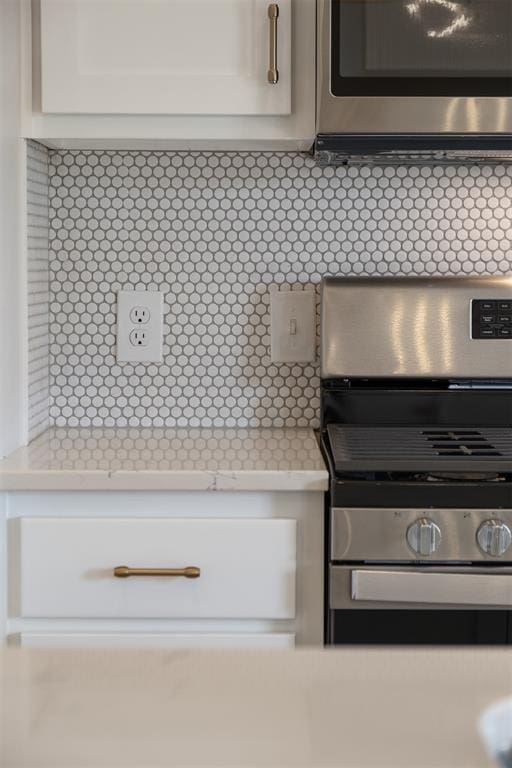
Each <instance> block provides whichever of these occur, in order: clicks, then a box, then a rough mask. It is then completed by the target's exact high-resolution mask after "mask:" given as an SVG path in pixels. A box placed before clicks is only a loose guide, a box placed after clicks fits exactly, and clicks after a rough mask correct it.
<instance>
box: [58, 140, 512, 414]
mask: <svg viewBox="0 0 512 768" xmlns="http://www.w3.org/2000/svg"><path fill="white" fill-rule="evenodd" d="M49 219H50V227H49V253H50V278H49V293H50V303H49V313H50V315H49V327H50V369H49V370H50V419H51V422H52V423H53V424H56V425H58V426H63V425H74V426H79V425H80V426H100V425H103V426H160V427H162V426H166V427H175V426H190V427H197V426H204V427H217V426H227V427H244V426H265V427H267V426H278V427H282V426H291V427H296V426H309V425H313V426H316V425H317V424H318V408H319V399H318V387H319V378H318V367H317V365H316V364H306V365H304V364H279V365H277V364H273V363H272V362H271V360H270V315H269V304H270V292H271V291H275V290H304V289H305V288H311V287H313V286H314V287H318V284H319V282H320V280H321V278H322V277H323V276H324V275H337V274H341V275H375V276H378V275H430V274H437V275H464V274H471V273H473V274H484V273H488V274H506V273H510V272H512V167H501V166H498V167H471V166H469V167H468V166H460V167H424V168H422V167H408V168H405V167H361V168H345V167H341V168H318V167H316V166H315V164H314V162H313V161H312V160H311V158H309V157H307V156H306V155H303V154H300V153H256V152H252V153H250V152H244V153H242V152H237V153H235V152H233V153H227V152H226V153H218V152H216V153H209V152H190V153H166V152H113V151H112V152H106V151H105V152H99V151H94V152H92V151H87V152H86V151H51V152H50V153H49ZM120 290H134V291H137V290H151V291H160V292H161V293H162V294H163V297H164V361H163V363H162V364H161V365H160V364H159V365H157V364H142V363H117V362H116V294H117V292H118V291H120Z"/></svg>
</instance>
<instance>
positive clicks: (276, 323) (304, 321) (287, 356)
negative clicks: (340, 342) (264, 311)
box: [270, 291, 316, 363]
mask: <svg viewBox="0 0 512 768" xmlns="http://www.w3.org/2000/svg"><path fill="white" fill-rule="evenodd" d="M315 341H316V327H315V294H314V291H276V292H275V293H272V294H271V295H270V344H271V350H270V357H271V359H272V361H273V362H275V363H310V362H312V361H313V360H314V359H315Z"/></svg>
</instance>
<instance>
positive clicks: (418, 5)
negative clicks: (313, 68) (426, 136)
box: [331, 0, 512, 97]
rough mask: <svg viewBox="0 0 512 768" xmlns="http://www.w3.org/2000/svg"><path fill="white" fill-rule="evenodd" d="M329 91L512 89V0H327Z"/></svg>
mask: <svg viewBox="0 0 512 768" xmlns="http://www.w3.org/2000/svg"><path fill="white" fill-rule="evenodd" d="M331 90H332V93H333V95H334V96H452V97H456V96H473V97H477V96H504V97H507V96H512V2H511V0H331Z"/></svg>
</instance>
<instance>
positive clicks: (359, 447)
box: [327, 424, 512, 472]
mask: <svg viewBox="0 0 512 768" xmlns="http://www.w3.org/2000/svg"><path fill="white" fill-rule="evenodd" d="M327 431H328V434H329V441H330V444H331V447H332V451H333V456H334V462H335V466H336V470H337V471H340V472H343V471H378V470H384V471H392V470H401V471H415V472H416V471H419V472H425V471H435V470H440V471H446V470H448V471H458V472H463V471H466V472H478V471H483V472H492V471H495V472H500V471H501V472H503V471H508V472H510V471H512V428H511V427H505V428H494V427H492V428H491V427H489V428H487V427H481V428H480V427H479V428H474V429H473V428H471V429H470V428H467V429H464V428H460V427H440V428H432V427H389V426H359V425H358V426H353V425H343V424H330V425H329V426H328V427H327Z"/></svg>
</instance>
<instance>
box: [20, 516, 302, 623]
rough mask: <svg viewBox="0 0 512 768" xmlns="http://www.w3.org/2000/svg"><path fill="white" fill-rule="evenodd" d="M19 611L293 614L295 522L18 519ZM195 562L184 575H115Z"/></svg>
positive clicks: (175, 567) (57, 614) (201, 616)
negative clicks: (122, 569)
mask: <svg viewBox="0 0 512 768" xmlns="http://www.w3.org/2000/svg"><path fill="white" fill-rule="evenodd" d="M19 525H20V528H21V531H20V535H19V541H20V554H21V563H20V577H21V600H20V613H21V616H23V617H28V618H31V617H35V616H39V617H46V618H62V617H69V618H99V617H111V618H142V617H144V618H179V619H183V618H196V619H293V618H294V617H295V552H296V544H295V527H296V524H295V521H294V520H225V519H217V520H200V519H183V518H177V519H167V520H162V519H160V520H158V519H154V518H131V519H129V520H109V519H105V520H101V519H98V518H92V519H83V518H81V519H78V520H77V519H73V520H62V519H59V518H47V517H44V518H38V519H34V518H22V519H20V520H19ZM117 566H128V567H129V568H131V569H139V570H143V571H144V569H146V570H148V569H153V570H154V569H155V568H161V569H172V570H173V572H174V571H175V570H176V571H180V570H183V571H184V572H185V573H186V571H185V570H184V569H186V568H190V567H193V568H195V569H198V573H199V574H200V575H199V577H197V578H186V577H185V576H176V575H172V576H163V575H162V576H160V575H159V576H147V575H135V576H130V577H128V578H118V577H116V576H115V569H116V567H117Z"/></svg>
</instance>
